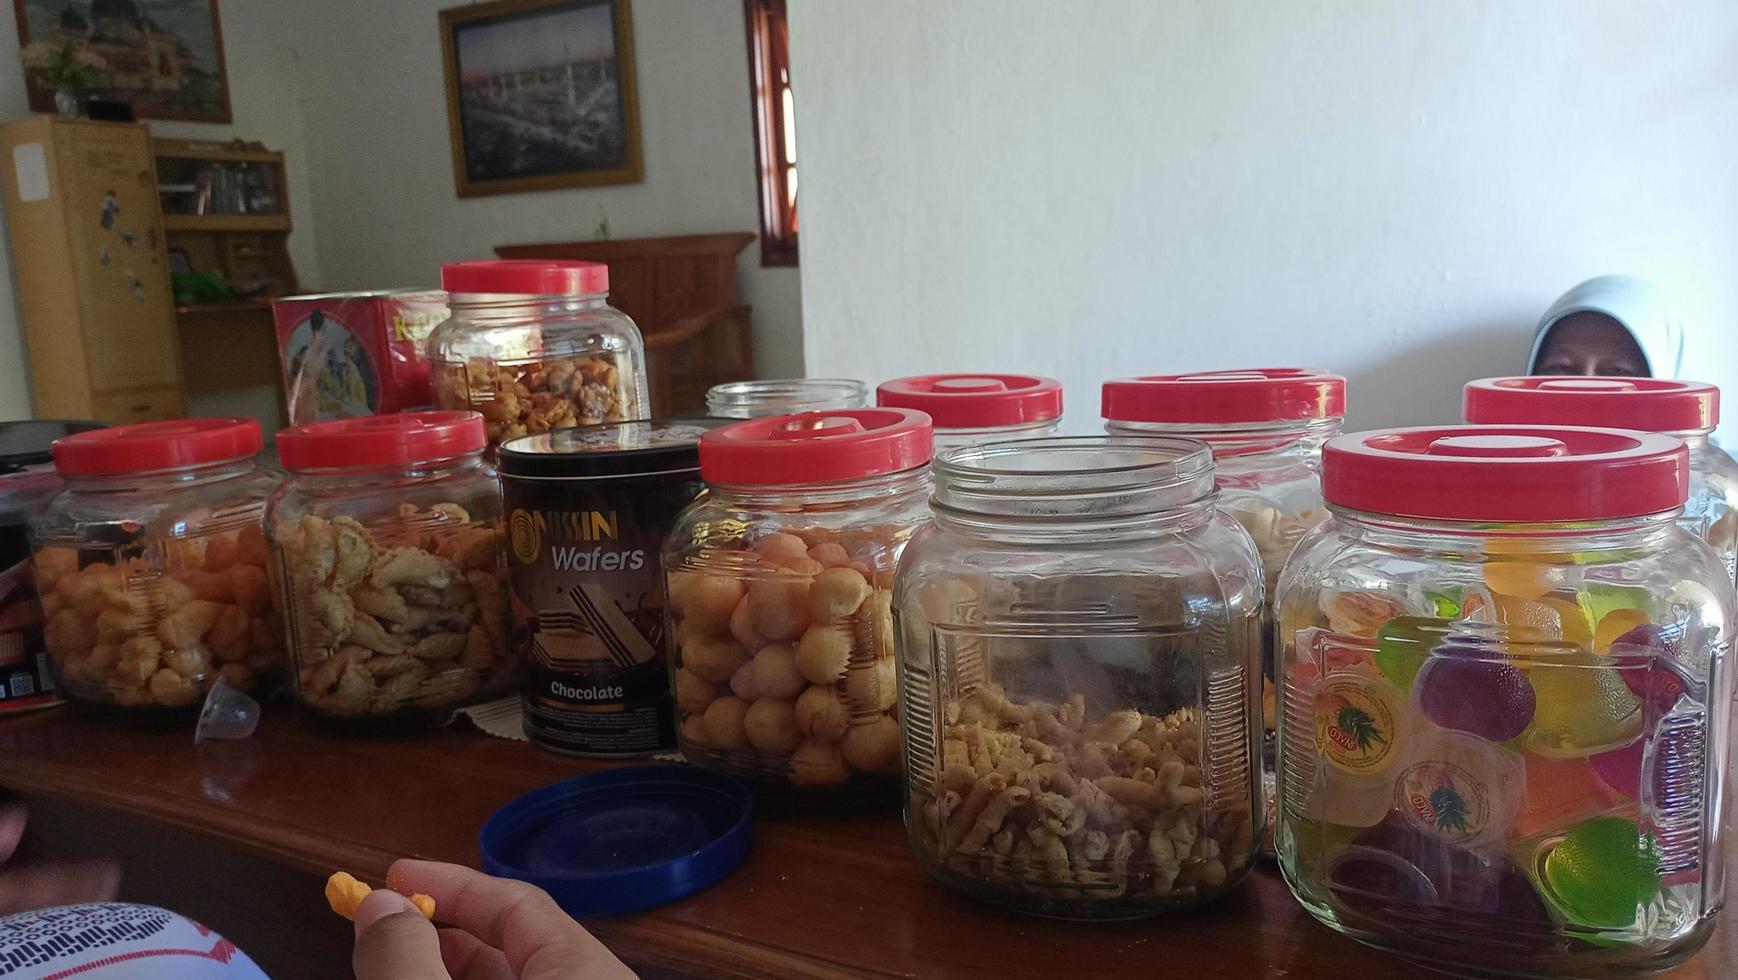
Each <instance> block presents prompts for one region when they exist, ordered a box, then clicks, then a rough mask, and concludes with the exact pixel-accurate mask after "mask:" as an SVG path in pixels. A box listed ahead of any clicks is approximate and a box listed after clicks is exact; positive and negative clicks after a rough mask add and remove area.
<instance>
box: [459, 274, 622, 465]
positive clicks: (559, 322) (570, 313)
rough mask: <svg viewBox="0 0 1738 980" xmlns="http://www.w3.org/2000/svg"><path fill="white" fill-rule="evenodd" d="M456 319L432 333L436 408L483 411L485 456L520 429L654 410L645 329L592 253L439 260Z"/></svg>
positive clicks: (586, 422)
mask: <svg viewBox="0 0 1738 980" xmlns="http://www.w3.org/2000/svg"><path fill="white" fill-rule="evenodd" d="M441 284H442V286H443V287H444V288H445V289H446V290H447V292H448V293H450V294H451V295H450V296H449V298H448V306H449V307H450V308H451V309H452V319H450V320H447V321H446V322H445V323H442V324H441V325H440V326H438V327H436V328H435V329H434V332H433V333H431V334H429V337H428V341H427V351H428V360H429V364H430V368H429V371H430V380H431V384H432V385H433V388H434V401H435V407H436V408H441V409H457V410H471V411H476V412H480V413H482V416H483V419H484V421H485V423H486V426H487V429H488V435H489V449H488V455H489V459H490V460H491V461H492V460H493V459H494V457H495V450H496V448H497V447H499V446H500V444H501V443H503V442H505V441H507V440H508V439H514V438H517V437H519V436H523V435H527V434H531V433H538V432H548V431H550V430H551V429H567V428H572V427H573V426H576V425H590V424H594V423H598V422H621V421H625V420H629V419H643V418H645V417H646V416H647V415H649V414H651V413H650V411H649V404H650V402H649V399H650V395H649V394H648V391H647V388H646V352H645V345H644V342H643V341H642V340H641V339H640V330H639V328H638V327H636V326H634V321H633V320H631V319H629V318H628V315H627V314H626V313H623V312H622V311H620V310H618V309H616V308H614V307H612V306H610V305H609V303H608V302H606V297H607V296H608V295H609V269H608V268H606V267H605V266H603V265H600V264H598V263H596V262H558V261H552V260H542V259H505V260H497V261H483V262H459V263H456V264H453V265H446V266H442V267H441Z"/></svg>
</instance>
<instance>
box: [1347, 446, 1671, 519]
mask: <svg viewBox="0 0 1738 980" xmlns="http://www.w3.org/2000/svg"><path fill="white" fill-rule="evenodd" d="M1688 494H1689V450H1688V449H1686V448H1685V446H1684V444H1683V443H1682V442H1680V441H1678V440H1677V439H1674V438H1672V437H1671V436H1665V435H1656V434H1653V433H1647V432H1630V431H1622V430H1616V429H1592V428H1579V427H1572V426H1550V425H1454V426H1427V427H1421V428H1411V429H1380V430H1377V431H1374V432H1355V433H1352V434H1350V435H1344V436H1340V437H1339V438H1336V439H1330V440H1328V444H1327V446H1326V447H1325V448H1324V449H1323V451H1322V496H1323V497H1325V498H1326V499H1327V501H1328V503H1330V504H1336V505H1338V506H1341V507H1349V508H1351V509H1353V510H1362V511H1370V512H1372V513H1378V514H1394V515H1398V516H1402V517H1421V518H1427V519H1438V520H1448V521H1490V522H1517V523H1520V522H1528V523H1530V522H1568V521H1595V520H1608V519H1613V518H1620V517H1639V516H1642V515H1644V514H1658V513H1661V512H1662V511H1668V510H1671V509H1673V508H1675V507H1681V506H1683V504H1684V499H1685V498H1686V497H1687V496H1688Z"/></svg>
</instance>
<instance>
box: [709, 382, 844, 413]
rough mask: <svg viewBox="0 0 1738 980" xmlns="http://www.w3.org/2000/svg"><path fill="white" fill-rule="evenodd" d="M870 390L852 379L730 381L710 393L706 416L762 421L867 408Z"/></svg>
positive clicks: (713, 388)
mask: <svg viewBox="0 0 1738 980" xmlns="http://www.w3.org/2000/svg"><path fill="white" fill-rule="evenodd" d="M868 404H869V386H868V385H866V384H864V383H863V382H861V381H852V380H850V379H849V378H781V379H779V380H776V381H730V382H726V383H724V384H721V385H713V386H712V389H711V390H710V391H708V392H706V414H707V415H710V416H712V417H713V418H718V419H758V418H765V417H766V416H769V415H790V414H792V413H795V412H829V411H835V410H838V409H844V408H864V407H866V406H868Z"/></svg>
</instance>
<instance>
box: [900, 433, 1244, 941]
mask: <svg viewBox="0 0 1738 980" xmlns="http://www.w3.org/2000/svg"><path fill="white" fill-rule="evenodd" d="M935 474H936V475H935V483H936V489H935V496H934V498H933V502H932V506H931V510H932V512H933V518H932V521H931V523H930V524H929V525H928V526H926V527H925V528H924V529H923V530H922V531H920V532H919V533H918V536H917V537H916V538H915V539H914V540H913V541H912V543H911V545H910V547H908V548H907V549H906V552H905V556H904V558H903V559H902V560H901V562H900V566H899V576H898V580H897V583H896V586H895V596H894V612H895V619H896V621H897V624H898V629H899V657H900V670H901V683H900V716H901V718H902V719H903V722H904V725H905V754H906V826H907V831H908V833H909V836H910V839H911V845H912V848H913V850H914V851H915V852H916V853H917V857H918V859H919V861H920V862H921V863H922V864H923V865H924V866H925V867H926V868H927V869H929V871H930V873H931V874H933V875H935V876H936V877H937V878H939V879H941V880H942V881H944V882H946V883H947V884H949V885H952V886H953V887H955V888H958V889H960V890H962V891H965V892H967V893H969V894H972V895H975V896H977V897H980V898H983V899H985V900H988V901H991V902H996V903H999V904H1003V905H1008V906H1011V907H1014V908H1017V909H1020V910H1023V911H1027V912H1033V913H1037V914H1040V915H1049V916H1056V917H1062V918H1080V919H1120V918H1132V917H1136V916H1142V915H1148V914H1151V913H1155V912H1161V911H1165V910H1168V909H1175V908H1181V907H1185V906H1189V905H1194V904H1197V903H1199V902H1202V901H1205V900H1206V899H1208V898H1210V897H1212V896H1214V895H1216V894H1219V893H1221V892H1223V891H1225V890H1226V889H1229V888H1231V887H1233V886H1235V885H1236V884H1237V883H1238V882H1239V881H1241V880H1242V878H1243V877H1244V876H1245V875H1246V874H1247V873H1248V872H1249V868H1250V865H1251V862H1252V861H1253V860H1254V857H1255V854H1256V849H1257V845H1258V843H1259V839H1260V825H1261V819H1262V809H1261V787H1260V783H1259V768H1258V766H1257V765H1256V755H1255V752H1256V745H1257V740H1258V738H1259V732H1260V728H1259V725H1260V719H1259V716H1258V715H1257V713H1256V704H1257V700H1256V699H1257V696H1258V693H1259V690H1260V687H1259V680H1258V678H1259V668H1260V653H1261V640H1260V636H1261V629H1260V621H1261V599H1262V578H1261V566H1260V563H1259V561H1258V559H1257V556H1256V553H1255V548H1254V546H1253V544H1252V543H1251V542H1250V540H1249V536H1248V534H1246V533H1245V532H1244V531H1243V529H1242V527H1240V526H1239V525H1238V524H1237V522H1236V521H1235V520H1233V519H1232V518H1231V517H1230V516H1229V515H1227V514H1225V513H1224V512H1222V511H1220V510H1219V508H1218V506H1217V503H1216V501H1217V495H1216V494H1215V492H1214V485H1213V459H1212V456H1211V454H1210V453H1209V451H1208V450H1207V448H1206V447H1205V446H1203V445H1202V444H1201V443H1199V442H1197V441H1194V440H1188V439H1175V438H1163V437H1156V436H1126V437H1117V438H1110V437H1103V436H1096V437H1086V438H1047V439H1033V440H1024V441H1020V442H1004V443H988V444H984V445H979V446H975V447H967V448H962V449H956V450H954V451H952V452H950V453H947V454H945V455H944V456H942V457H941V458H940V459H939V460H938V461H937V463H936V467H935Z"/></svg>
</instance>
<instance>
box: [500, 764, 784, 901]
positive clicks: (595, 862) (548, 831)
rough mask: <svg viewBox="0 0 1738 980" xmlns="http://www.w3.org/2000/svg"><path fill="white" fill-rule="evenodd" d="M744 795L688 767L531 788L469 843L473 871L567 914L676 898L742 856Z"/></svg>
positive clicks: (748, 800)
mask: <svg viewBox="0 0 1738 980" xmlns="http://www.w3.org/2000/svg"><path fill="white" fill-rule="evenodd" d="M753 810H754V801H753V798H752V797H751V796H750V795H749V792H748V787H746V786H744V785H743V784H742V783H740V782H738V781H737V780H735V779H732V778H731V777H729V776H726V775H723V774H721V773H715V772H710V771H708V770H705V769H699V768H696V767H694V766H680V765H653V766H631V767H629V768H626V769H614V770H609V771H606V772H598V773H592V774H591V775H589V776H577V777H575V778H573V779H568V780H563V781H562V782H559V783H555V784H553V785H550V786H545V787H543V788H542V789H539V790H533V791H532V792H530V793H526V794H525V795H524V796H521V797H519V798H518V799H516V800H514V801H513V802H511V803H509V804H507V805H506V806H504V807H502V808H501V809H499V810H497V811H495V814H494V815H493V816H491V817H490V818H489V820H488V822H487V823H485V824H483V830H482V833H481V834H480V835H478V846H479V847H480V848H481V850H482V852H483V870H484V871H487V872H488V873H490V874H492V875H499V876H501V877H505V878H518V879H519V880H521V881H527V882H530V883H531V884H533V885H536V886H537V887H539V888H542V889H543V890H544V891H546V892H548V893H549V894H550V895H551V896H552V897H553V898H554V899H555V901H556V903H557V904H559V905H560V906H561V907H562V908H563V909H565V910H566V911H567V914H568V915H571V916H573V917H575V918H583V917H585V916H593V915H626V914H628V913H630V912H639V911H642V910H645V909H649V908H656V907H657V906H659V905H664V904H666V903H668V902H673V901H675V900H677V899H679V898H686V897H687V896H689V895H692V894H694V893H695V892H698V891H700V890H701V889H703V888H706V887H707V886H709V885H712V884H714V883H716V882H717V881H719V880H720V879H722V878H723V877H724V876H725V875H728V874H729V873H730V872H731V871H734V870H735V869H736V866H737V865H739V864H741V863H742V860H743V858H745V857H747V856H748V839H749V818H750V816H751V815H752V813H753Z"/></svg>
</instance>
